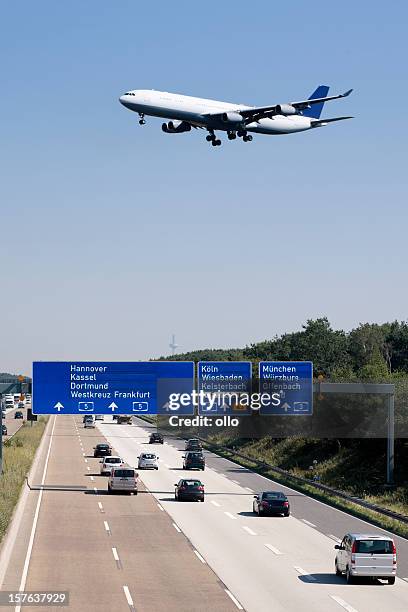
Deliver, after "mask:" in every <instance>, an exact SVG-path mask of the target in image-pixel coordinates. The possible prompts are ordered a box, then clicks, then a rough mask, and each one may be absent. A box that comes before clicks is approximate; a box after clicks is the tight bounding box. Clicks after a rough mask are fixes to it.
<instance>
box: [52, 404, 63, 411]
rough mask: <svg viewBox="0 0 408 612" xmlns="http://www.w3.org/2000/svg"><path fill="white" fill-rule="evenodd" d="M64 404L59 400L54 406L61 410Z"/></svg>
mask: <svg viewBox="0 0 408 612" xmlns="http://www.w3.org/2000/svg"><path fill="white" fill-rule="evenodd" d="M63 407H64V406H63V405H62V404H61V402H57V403H56V404H55V406H54V408H56V409H57V410H58V412H59V411H60V410H61V408H63Z"/></svg>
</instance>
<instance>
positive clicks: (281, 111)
mask: <svg viewBox="0 0 408 612" xmlns="http://www.w3.org/2000/svg"><path fill="white" fill-rule="evenodd" d="M275 109H276V114H277V115H285V116H286V115H297V110H296V108H295V107H294V106H292V105H291V104H278V105H277V106H276V107H275Z"/></svg>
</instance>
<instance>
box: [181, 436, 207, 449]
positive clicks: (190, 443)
mask: <svg viewBox="0 0 408 612" xmlns="http://www.w3.org/2000/svg"><path fill="white" fill-rule="evenodd" d="M202 448H203V447H202V445H201V442H200V440H199V439H198V438H190V439H189V440H187V441H186V444H185V448H184V450H186V451H194V450H201V449H202Z"/></svg>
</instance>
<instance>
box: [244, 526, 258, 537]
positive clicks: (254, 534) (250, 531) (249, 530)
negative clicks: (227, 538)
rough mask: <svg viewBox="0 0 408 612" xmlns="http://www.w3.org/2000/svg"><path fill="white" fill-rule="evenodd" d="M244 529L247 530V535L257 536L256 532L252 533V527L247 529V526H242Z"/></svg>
mask: <svg viewBox="0 0 408 612" xmlns="http://www.w3.org/2000/svg"><path fill="white" fill-rule="evenodd" d="M242 529H245V531H246V532H247V533H249V535H252V536H256V535H257V534H256V533H255V531H252V529H251V528H250V527H247V526H246V525H242Z"/></svg>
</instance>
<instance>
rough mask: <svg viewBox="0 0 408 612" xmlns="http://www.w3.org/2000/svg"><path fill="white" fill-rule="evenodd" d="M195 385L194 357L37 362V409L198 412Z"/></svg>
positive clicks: (43, 411) (52, 411)
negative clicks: (184, 358)
mask: <svg viewBox="0 0 408 612" xmlns="http://www.w3.org/2000/svg"><path fill="white" fill-rule="evenodd" d="M193 390H194V362H186V361H145V362H143V361H135V362H130V361H128V362H115V361H114V362H99V361H98V362H90V361H70V362H66V361H36V362H34V363H33V390H32V408H33V413H34V414H85V413H89V414H133V415H137V414H167V413H170V414H171V412H173V413H174V411H176V412H177V414H194V405H193V403H192V402H191V401H189V398H191V394H192V391H193ZM180 398H181V399H182V401H179V400H180Z"/></svg>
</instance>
